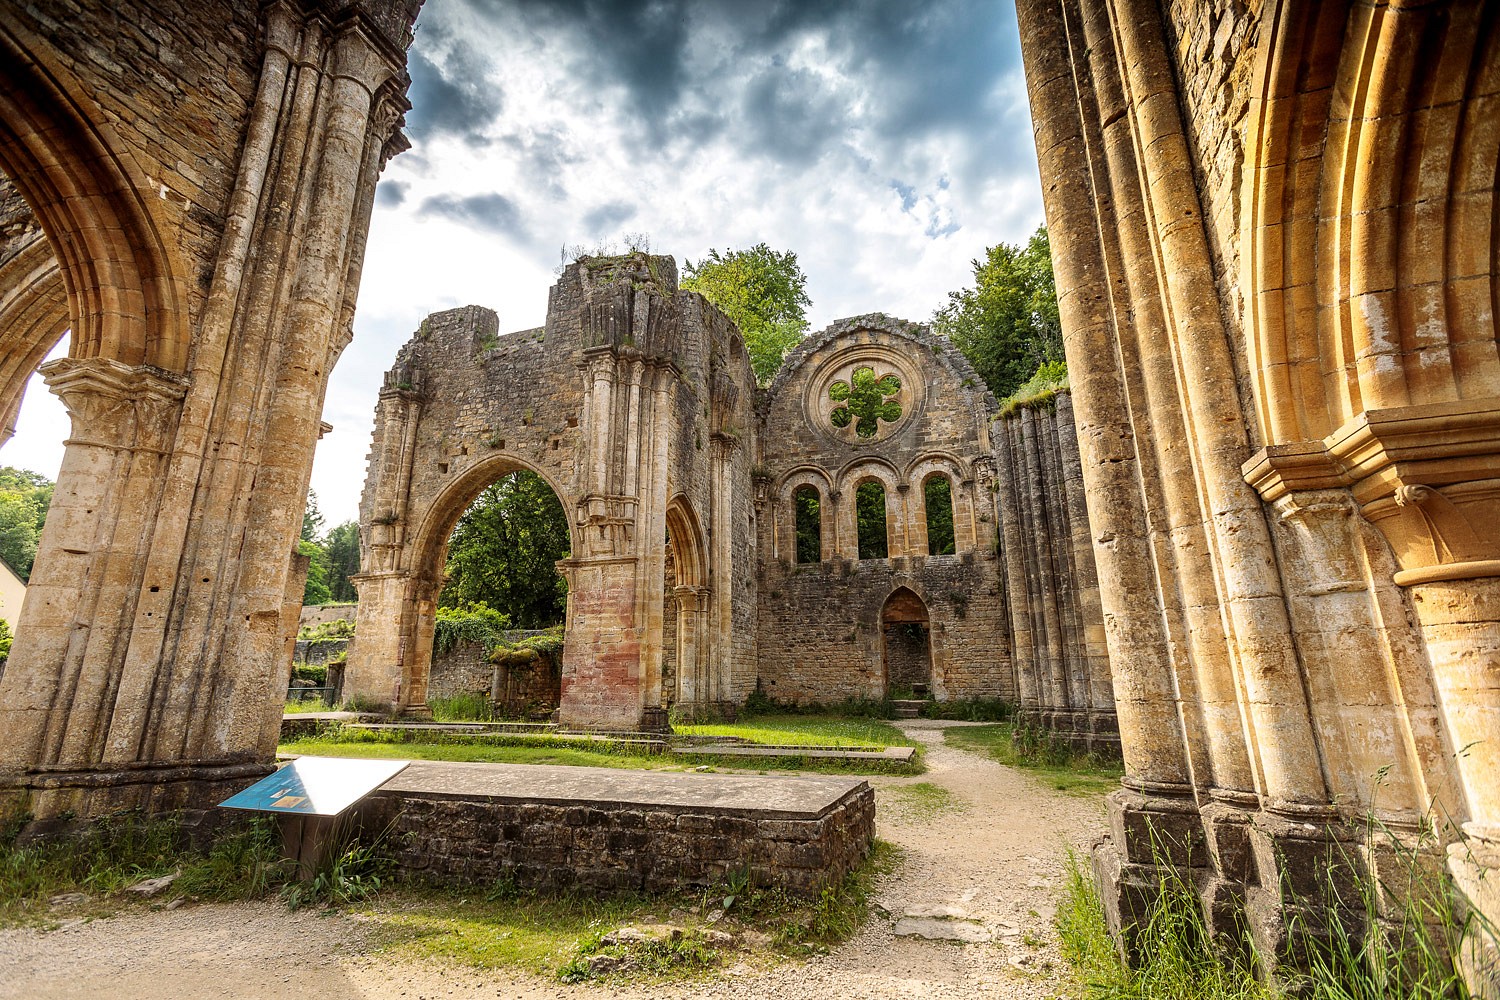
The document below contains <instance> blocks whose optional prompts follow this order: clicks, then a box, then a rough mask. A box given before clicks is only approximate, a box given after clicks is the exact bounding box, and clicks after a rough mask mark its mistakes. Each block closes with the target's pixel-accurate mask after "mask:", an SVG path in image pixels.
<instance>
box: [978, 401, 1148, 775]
mask: <svg viewBox="0 0 1500 1000" xmlns="http://www.w3.org/2000/svg"><path fill="white" fill-rule="evenodd" d="M991 434H992V436H993V437H994V439H995V455H996V458H997V467H998V475H997V476H996V483H997V486H998V487H999V488H998V491H997V493H996V498H995V499H996V506H997V508H998V509H999V511H1000V522H1001V543H1002V544H1001V551H1002V553H1003V554H1004V558H1005V581H1006V591H1007V596H1008V604H1009V608H1010V627H1011V635H1012V641H1013V644H1014V652H1013V656H1014V658H1015V670H1016V687H1017V700H1018V712H1017V721H1018V723H1020V724H1022V725H1033V726H1038V727H1040V728H1041V729H1044V730H1046V731H1048V732H1050V733H1053V734H1054V735H1056V736H1057V737H1059V738H1061V739H1064V740H1067V741H1069V742H1071V743H1072V744H1073V745H1075V746H1076V747H1078V748H1080V749H1088V750H1093V751H1095V752H1097V753H1101V754H1105V755H1110V756H1114V755H1118V753H1119V747H1120V737H1119V732H1118V729H1117V727H1116V723H1115V701H1114V689H1113V687H1112V685H1111V683H1110V679H1109V652H1108V650H1107V649H1106V646H1105V640H1104V620H1103V615H1102V613H1101V611H1100V605H1099V580H1098V577H1097V575H1096V574H1095V571H1094V550H1093V540H1092V535H1091V533H1090V531H1089V522H1088V511H1087V510H1086V508H1085V505H1084V496H1083V482H1082V470H1081V469H1080V468H1079V464H1078V441H1077V438H1076V437H1075V436H1074V430H1073V406H1072V394H1071V393H1070V392H1067V391H1062V392H1059V393H1057V395H1056V396H1054V397H1053V399H1052V400H1051V401H1050V402H1049V403H1047V404H1044V405H1038V406H1027V407H1024V408H1022V409H1020V410H1018V411H1016V412H1015V413H1013V414H1011V415H1009V416H1007V417H1005V418H1003V419H1001V420H999V421H997V422H996V424H995V425H994V427H993V428H992V430H991Z"/></svg>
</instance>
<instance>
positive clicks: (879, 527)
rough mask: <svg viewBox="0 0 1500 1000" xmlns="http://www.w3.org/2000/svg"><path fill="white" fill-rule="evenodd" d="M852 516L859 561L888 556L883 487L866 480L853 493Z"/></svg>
mask: <svg viewBox="0 0 1500 1000" xmlns="http://www.w3.org/2000/svg"><path fill="white" fill-rule="evenodd" d="M854 516H855V519H856V525H855V526H856V528H857V531H858V536H859V557H860V558H861V559H884V558H886V557H887V556H888V555H889V554H890V550H889V549H888V548H887V545H886V534H885V487H884V486H882V485H880V483H878V482H877V481H875V480H873V479H866V480H865V481H864V482H862V483H860V484H859V489H857V490H855V491H854Z"/></svg>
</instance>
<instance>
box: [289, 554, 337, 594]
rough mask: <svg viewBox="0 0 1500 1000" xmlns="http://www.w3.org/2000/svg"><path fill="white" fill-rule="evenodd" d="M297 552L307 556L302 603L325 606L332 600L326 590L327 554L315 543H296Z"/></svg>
mask: <svg viewBox="0 0 1500 1000" xmlns="http://www.w3.org/2000/svg"><path fill="white" fill-rule="evenodd" d="M297 551H298V552H300V553H302V554H303V555H305V556H307V559H308V562H307V583H306V584H304V585H303V587H302V603H303V604H304V605H306V604H327V603H329V602H330V601H332V600H333V596H332V594H330V593H329V590H328V552H327V550H326V549H324V548H323V546H321V545H319V544H318V543H317V542H306V541H301V540H299V541H298V542H297Z"/></svg>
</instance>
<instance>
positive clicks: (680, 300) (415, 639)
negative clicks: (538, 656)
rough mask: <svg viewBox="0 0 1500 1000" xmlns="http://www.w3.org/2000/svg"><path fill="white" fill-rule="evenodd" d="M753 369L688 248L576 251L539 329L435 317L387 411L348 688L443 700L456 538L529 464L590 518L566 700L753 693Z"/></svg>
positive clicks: (386, 398) (580, 520)
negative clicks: (662, 252)
mask: <svg viewBox="0 0 1500 1000" xmlns="http://www.w3.org/2000/svg"><path fill="white" fill-rule="evenodd" d="M754 385H755V383H754V377H753V375H752V374H751V371H750V361H749V356H748V355H747V354H746V353H745V350H744V347H743V345H742V344H741V342H740V338H739V332H738V330H736V329H735V327H734V325H733V324H732V323H730V322H729V321H728V320H727V319H726V318H725V317H724V315H723V314H722V313H720V312H719V311H718V310H717V309H715V308H713V307H712V306H709V305H708V304H707V303H706V302H705V301H704V300H703V299H702V297H700V296H698V295H696V294H691V293H687V292H680V291H678V289H677V269H676V264H675V263H674V262H673V261H672V259H671V258H670V257H652V256H647V255H644V254H637V255H633V256H629V257H625V258H608V259H598V260H593V259H588V258H586V259H584V260H583V261H580V262H579V263H577V264H574V265H571V266H570V267H569V268H568V269H567V271H566V273H564V275H563V277H562V280H561V281H559V282H558V284H557V285H556V286H555V287H554V288H553V290H552V296H551V299H550V302H549V305H548V311H547V324H546V326H544V327H542V328H540V329H537V330H526V331H521V332H519V333H512V334H507V335H506V336H503V337H501V336H498V328H497V320H496V317H495V314H494V313H493V312H490V311H489V310H487V309H482V308H479V307H476V306H470V307H466V308H463V309H456V310H450V311H448V312H444V313H437V314H435V315H433V316H430V317H428V319H427V320H426V321H425V322H424V323H423V325H422V329H421V330H419V331H418V333H417V335H416V336H415V337H414V338H413V339H412V340H411V341H410V342H409V343H408V344H407V345H406V346H405V347H404V348H403V349H402V351H401V353H400V354H399V355H398V357H397V360H396V365H395V367H394V368H393V369H392V370H391V372H390V373H388V374H387V376H386V384H385V388H384V389H382V391H381V395H380V403H379V406H378V408H377V411H376V418H375V435H374V441H373V445H372V448H371V453H370V465H369V475H368V479H367V481H366V486H365V492H364V497H363V499H362V501H361V505H360V523H361V532H360V533H361V539H362V544H363V553H362V556H363V558H362V562H361V566H362V573H361V575H360V576H359V577H358V578H356V579H355V583H356V584H357V586H358V588H359V596H360V606H359V622H360V626H359V632H358V633H357V635H356V637H355V641H354V645H353V647H352V649H351V650H350V656H349V670H348V673H347V674H346V680H345V685H346V687H345V692H346V694H348V695H353V696H356V697H363V698H368V699H372V700H379V701H383V702H386V703H388V704H391V705H392V706H393V707H394V708H395V709H396V710H397V711H400V712H412V711H416V712H420V711H422V709H423V708H424V707H425V706H426V703H427V697H428V696H427V677H428V670H429V669H430V664H431V659H432V631H433V621H434V613H435V610H436V601H437V596H438V593H439V591H440V590H441V589H442V584H443V568H444V565H445V558H446V551H447V545H448V538H449V536H450V534H451V533H452V531H453V527H454V525H455V524H456V523H457V522H458V518H459V516H460V515H461V514H462V513H463V511H464V510H465V509H466V508H467V507H468V506H469V505H470V504H471V503H472V502H473V501H474V499H475V498H476V497H477V496H478V495H479V493H480V492H481V491H482V490H483V489H484V488H485V487H486V486H488V485H489V484H490V483H492V482H494V481H495V480H496V479H497V478H499V476H501V475H503V474H505V473H506V472H509V471H511V470H514V469H523V468H524V469H530V470H531V471H533V472H535V473H537V474H538V475H540V476H541V477H542V478H543V479H544V480H546V481H547V483H548V484H549V485H550V486H551V487H552V489H553V491H554V492H555V493H556V494H557V496H558V499H559V500H560V501H561V502H562V506H563V510H564V511H565V512H567V514H568V515H569V520H570V526H571V532H572V554H571V557H570V558H569V559H568V560H567V561H566V562H565V563H564V564H562V566H561V569H562V571H563V573H564V574H565V576H566V577H567V581H568V608H567V636H566V643H565V646H564V658H563V672H562V691H561V709H560V711H561V717H562V718H563V719H564V720H565V721H566V722H567V723H568V724H569V725H573V726H590V727H597V728H606V729H636V728H640V727H643V726H644V727H646V728H659V727H661V726H664V725H665V724H666V710H667V708H668V707H669V706H671V705H677V706H679V707H680V708H681V709H682V710H684V711H698V710H709V709H710V708H711V706H714V705H726V704H737V703H739V702H741V701H743V700H744V698H745V696H746V695H747V694H748V693H749V692H750V690H752V689H753V688H754V686H755V645H754V643H755V636H754V622H755V617H756V603H755V598H756V595H755V590H754V586H753V581H754V574H753V562H752V559H753V551H754V543H753V537H752V531H753V525H752V521H751V515H750V497H751V492H752V491H751V482H750V465H751V455H750V452H749V441H748V438H749V435H750V428H751V424H752V421H753V419H754V411H753V409H752V404H753V394H754ZM669 548H670V554H671V558H670V563H671V565H672V567H673V568H674V580H673V581H672V598H673V599H672V601H671V602H670V605H669V602H668V600H667V594H666V592H665V588H664V587H663V580H664V579H665V578H666V574H667V566H668V562H669V559H668V550H669ZM669 610H670V612H671V614H672V618H673V622H672V628H671V631H670V635H671V636H672V637H673V638H674V640H675V641H674V648H673V649H672V650H671V651H670V654H669V653H668V651H667V650H665V649H664V648H663V637H664V635H666V634H668V633H667V632H666V631H665V630H664V616H666V615H667V614H668V613H669ZM668 665H670V669H666V668H667V666H668Z"/></svg>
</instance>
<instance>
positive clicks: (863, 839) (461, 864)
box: [361, 761, 875, 894]
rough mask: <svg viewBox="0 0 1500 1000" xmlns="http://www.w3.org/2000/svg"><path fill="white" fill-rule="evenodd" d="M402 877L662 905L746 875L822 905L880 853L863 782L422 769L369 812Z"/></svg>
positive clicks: (401, 778)
mask: <svg viewBox="0 0 1500 1000" xmlns="http://www.w3.org/2000/svg"><path fill="white" fill-rule="evenodd" d="M361 815H362V819H363V821H364V822H365V824H366V825H367V826H372V825H373V826H376V828H385V827H387V826H388V827H389V831H388V833H387V834H386V837H387V842H388V843H390V844H393V845H395V848H396V850H395V857H396V861H397V863H398V864H399V865H400V867H401V868H402V869H403V871H404V872H406V873H408V874H410V875H414V876H417V877H422V878H428V879H432V880H435V881H439V882H446V883H451V884H455V885H483V884H485V883H488V882H492V881H495V880H497V879H502V878H503V879H509V880H512V881H514V883H515V884H516V885H517V886H518V887H520V888H527V889H549V890H560V889H570V888H576V889H582V890H587V891H610V892H618V891H645V892H661V891H670V890H676V889H682V888H687V887H699V886H706V885H709V884H712V883H713V882H715V881H718V880H720V879H722V878H723V877H725V876H726V875H729V874H731V873H736V872H740V871H744V872H746V873H747V874H748V875H749V877H750V878H751V880H752V881H754V882H755V883H757V884H760V885H772V886H782V887H785V888H786V889H788V890H791V891H793V892H797V893H804V894H807V893H814V892H817V891H818V890H819V889H820V888H821V887H822V886H823V885H824V884H825V883H827V882H828V881H830V880H833V879H837V878H839V877H840V876H842V875H843V874H845V873H846V872H847V871H849V870H850V869H851V868H852V867H853V866H854V865H856V864H857V863H858V862H859V861H860V860H861V859H863V858H864V857H865V856H866V855H867V854H868V853H869V849H870V844H871V842H872V841H873V839H874V836H875V795H874V792H873V791H872V790H871V788H870V786H869V784H868V783H867V782H865V781H864V780H863V779H859V778H842V777H824V776H817V777H811V776H809V777H802V776H797V777H783V776H773V775H737V774H697V773H694V774H682V773H675V772H661V771H635V770H617V769H613V768H598V767H554V766H547V765H537V764H464V763H448V762H441V761H413V762H412V764H411V766H409V767H408V768H407V769H406V770H405V771H403V772H402V773H400V774H398V775H397V776H396V777H394V778H392V779H391V780H390V781H388V782H386V783H385V784H384V785H382V786H381V787H380V789H379V790H378V791H376V792H375V793H374V794H373V795H371V796H370V797H369V798H368V799H366V800H365V803H363V804H362V806H361Z"/></svg>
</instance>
